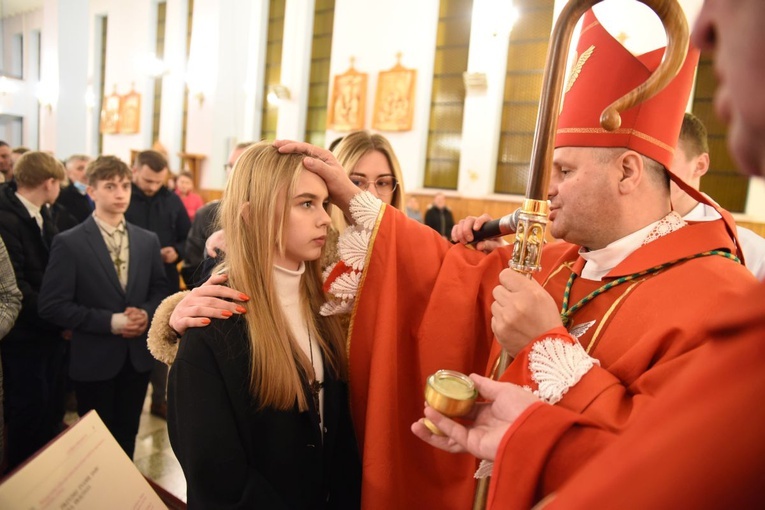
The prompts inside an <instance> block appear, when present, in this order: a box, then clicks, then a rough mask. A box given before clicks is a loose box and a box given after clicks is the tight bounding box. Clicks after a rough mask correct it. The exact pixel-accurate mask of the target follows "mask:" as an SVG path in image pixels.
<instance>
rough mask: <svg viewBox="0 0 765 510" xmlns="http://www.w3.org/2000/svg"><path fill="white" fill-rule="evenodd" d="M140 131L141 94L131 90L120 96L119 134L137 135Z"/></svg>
mask: <svg viewBox="0 0 765 510" xmlns="http://www.w3.org/2000/svg"><path fill="white" fill-rule="evenodd" d="M140 130H141V94H139V93H138V92H136V91H135V89H133V88H131V89H130V92H128V93H127V94H125V95H124V96H122V102H121V104H120V122H119V132H120V133H123V134H133V133H138V132H139V131H140Z"/></svg>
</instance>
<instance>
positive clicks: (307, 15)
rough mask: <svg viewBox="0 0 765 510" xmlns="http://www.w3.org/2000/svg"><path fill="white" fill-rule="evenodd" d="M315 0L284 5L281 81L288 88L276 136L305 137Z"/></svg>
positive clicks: (280, 107)
mask: <svg viewBox="0 0 765 510" xmlns="http://www.w3.org/2000/svg"><path fill="white" fill-rule="evenodd" d="M313 15H314V0H287V2H286V4H285V8H284V40H283V43H282V73H281V84H282V85H285V86H286V87H287V89H289V91H290V98H289V99H286V100H285V99H282V100H280V101H279V110H278V111H279V117H278V121H277V123H276V137H277V138H288V139H291V140H303V139H304V138H305V123H306V116H307V105H308V87H309V82H310V73H311V46H312V44H313Z"/></svg>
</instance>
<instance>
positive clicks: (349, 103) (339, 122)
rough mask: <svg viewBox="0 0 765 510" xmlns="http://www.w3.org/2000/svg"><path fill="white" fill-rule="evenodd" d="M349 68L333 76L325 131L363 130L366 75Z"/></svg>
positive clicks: (351, 67)
mask: <svg viewBox="0 0 765 510" xmlns="http://www.w3.org/2000/svg"><path fill="white" fill-rule="evenodd" d="M353 61H354V59H353V57H351V66H350V68H348V70H347V71H346V72H344V73H343V74H338V75H337V76H335V79H334V82H333V86H332V100H331V101H330V103H329V111H328V112H327V129H332V130H334V131H354V130H357V129H363V128H364V120H365V119H364V114H365V106H366V102H367V74H366V73H360V72H358V71H357V70H356V69H354V67H353Z"/></svg>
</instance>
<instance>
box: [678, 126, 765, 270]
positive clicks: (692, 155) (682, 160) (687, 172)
mask: <svg viewBox="0 0 765 510" xmlns="http://www.w3.org/2000/svg"><path fill="white" fill-rule="evenodd" d="M708 170H709V141H708V139H707V128H706V127H705V126H704V123H703V122H701V119H699V118H698V117H696V116H695V115H693V114H692V113H686V114H685V117H683V125H682V127H681V128H680V138H679V139H678V141H677V148H676V149H675V157H674V159H673V161H672V173H674V174H675V175H677V176H678V177H680V178H681V179H682V180H683V181H685V182H686V183H687V184H688V185H689V186H691V187H692V188H693V189H695V190H698V189H700V188H701V178H702V177H703V176H704V175H706V173H707V171H708ZM671 186H672V206H673V207H674V208H675V210H676V211H677V212H678V213H679V214H680V215H681V216H682V217H683V219H685V220H686V221H711V220H716V219H718V218H719V217H720V214H719V213H718V212H717V211H716V210H715V208H714V207H712V206H710V205H708V204H704V203H701V202H699V201H697V200H695V199H694V198H693V197H692V196H690V195H688V194H687V193H686V192H684V191H683V190H681V189H680V188H679V187H678V185H677V184H675V183H672V185H671ZM710 200H711V198H710ZM737 234H738V240H739V242H740V243H741V249H742V250H743V252H744V261H745V263H746V267H747V268H749V270H750V271H751V272H752V273H753V274H754V276H756V277H757V279H758V280H760V281H765V239H763V238H762V237H760V236H758V235H757V234H755V233H754V232H752V231H751V230H749V229H748V228H744V227H737Z"/></svg>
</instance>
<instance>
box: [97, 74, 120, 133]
mask: <svg viewBox="0 0 765 510" xmlns="http://www.w3.org/2000/svg"><path fill="white" fill-rule="evenodd" d="M121 104H122V96H120V95H119V94H117V86H116V85H115V86H114V90H113V91H112V93H111V94H109V95H108V96H104V102H103V103H102V105H101V133H104V134H114V133H117V132H118V131H119V128H120V106H121Z"/></svg>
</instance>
